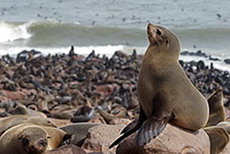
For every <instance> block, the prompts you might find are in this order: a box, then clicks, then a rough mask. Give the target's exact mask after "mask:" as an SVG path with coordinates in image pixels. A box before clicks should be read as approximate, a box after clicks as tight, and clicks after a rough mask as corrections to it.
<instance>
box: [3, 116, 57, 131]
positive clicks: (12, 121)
mask: <svg viewBox="0 0 230 154" xmlns="http://www.w3.org/2000/svg"><path fill="white" fill-rule="evenodd" d="M21 123H32V124H37V125H43V126H50V127H56V125H55V124H54V123H52V122H51V121H50V120H48V119H47V118H41V117H30V116H28V115H12V116H10V117H6V118H3V119H1V120H0V126H1V127H0V135H2V134H3V133H4V132H5V131H6V130H7V129H9V128H11V127H13V126H16V125H18V124H21Z"/></svg>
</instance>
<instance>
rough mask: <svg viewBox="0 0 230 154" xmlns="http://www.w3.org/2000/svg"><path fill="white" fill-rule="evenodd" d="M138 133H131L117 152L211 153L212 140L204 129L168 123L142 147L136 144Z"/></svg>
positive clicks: (160, 153)
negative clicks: (192, 129)
mask: <svg viewBox="0 0 230 154" xmlns="http://www.w3.org/2000/svg"><path fill="white" fill-rule="evenodd" d="M135 137H136V134H133V135H131V136H130V137H128V138H127V139H125V140H124V141H123V142H121V143H120V145H119V146H118V147H117V151H116V153H117V154H128V153H130V154H131V153H132V154H135V153H141V154H152V153H159V154H178V153H182V154H187V153H189V154H201V153H202V154H209V153H210V141H209V137H208V135H207V134H206V133H205V132H204V130H199V131H197V132H194V133H193V132H189V131H186V130H182V129H181V128H178V127H175V126H172V125H170V124H168V125H167V126H166V128H165V130H164V131H163V132H162V133H161V134H160V135H159V136H157V137H156V138H155V139H152V140H151V141H150V142H149V143H148V144H146V145H145V146H142V147H137V146H135Z"/></svg>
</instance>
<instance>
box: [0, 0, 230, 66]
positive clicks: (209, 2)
mask: <svg viewBox="0 0 230 154" xmlns="http://www.w3.org/2000/svg"><path fill="white" fill-rule="evenodd" d="M0 2H1V3H0V4H1V5H0V34H1V35H0V55H4V54H11V55H15V54H17V53H19V52H21V51H22V50H31V49H35V50H38V51H41V52H42V53H44V54H48V53H52V54H54V53H68V52H69V49H70V46H71V45H73V46H74V47H75V52H76V53H78V54H82V55H87V54H89V53H90V52H91V51H92V50H95V51H96V53H98V54H101V55H103V54H105V55H108V56H111V55H112V54H113V53H114V52H115V51H117V50H122V51H124V52H126V53H128V54H129V53H132V51H133V49H136V51H137V53H139V54H143V53H144V52H145V50H146V48H147V46H148V40H147V35H146V26H147V24H148V23H154V24H158V25H162V26H166V27H168V28H170V29H172V30H173V31H174V32H175V33H176V34H177V35H178V37H179V38H180V41H181V50H182V51H184V50H189V51H192V52H196V51H197V50H202V51H203V52H205V53H206V54H208V55H212V56H213V57H217V58H220V59H221V60H222V61H220V62H214V66H216V67H218V68H221V69H226V70H230V65H226V64H225V63H224V62H223V60H224V59H226V58H230V43H229V42H230V10H229V6H230V1H229V0H222V1H218V0H193V1H191V0H189V1H183V0H161V1H153V0H142V1H133V0H77V1H74V0H40V1H37V0H30V1H27V0H20V1H16V0H0ZM181 58H182V59H183V60H198V59H200V58H198V57H191V56H181ZM201 59H202V58H201ZM202 60H204V61H205V62H206V63H208V64H209V63H210V62H211V61H209V60H208V59H205V58H204V59H202Z"/></svg>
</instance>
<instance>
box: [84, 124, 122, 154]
mask: <svg viewBox="0 0 230 154" xmlns="http://www.w3.org/2000/svg"><path fill="white" fill-rule="evenodd" d="M124 126H125V125H98V126H95V127H92V128H90V129H89V134H88V137H87V138H86V140H85V142H84V144H83V145H82V147H83V148H84V149H86V150H87V151H91V152H103V153H110V154H111V153H114V154H115V148H113V149H109V148H108V147H109V145H110V144H111V143H112V142H113V141H114V140H115V139H116V138H117V136H119V134H120V131H121V129H122V128H124Z"/></svg>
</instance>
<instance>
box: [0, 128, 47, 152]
mask: <svg viewBox="0 0 230 154" xmlns="http://www.w3.org/2000/svg"><path fill="white" fill-rule="evenodd" d="M48 138H50V136H48V133H47V132H46V131H45V130H44V129H42V127H40V126H38V125H33V124H27V125H25V124H21V125H17V126H14V127H13V128H10V129H8V130H7V131H6V132H5V133H3V134H2V135H1V137H0V153H7V154H18V153H20V154H30V153H33V154H42V153H44V152H45V151H46V150H47V148H48Z"/></svg>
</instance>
